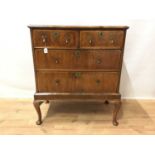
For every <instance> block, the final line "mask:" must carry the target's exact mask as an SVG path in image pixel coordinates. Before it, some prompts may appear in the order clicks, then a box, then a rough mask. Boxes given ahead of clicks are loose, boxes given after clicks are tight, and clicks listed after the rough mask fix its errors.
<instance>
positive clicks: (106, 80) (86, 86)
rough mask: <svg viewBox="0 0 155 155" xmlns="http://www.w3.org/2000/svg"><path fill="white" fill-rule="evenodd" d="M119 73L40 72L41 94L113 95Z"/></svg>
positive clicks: (39, 85)
mask: <svg viewBox="0 0 155 155" xmlns="http://www.w3.org/2000/svg"><path fill="white" fill-rule="evenodd" d="M118 79H119V73H117V72H38V73H37V82H38V91H39V92H81V93H86V92H92V93H97V92H98V93H99V92H100V93H113V92H116V90H117V85H118Z"/></svg>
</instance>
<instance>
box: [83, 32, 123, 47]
mask: <svg viewBox="0 0 155 155" xmlns="http://www.w3.org/2000/svg"><path fill="white" fill-rule="evenodd" d="M123 40H124V31H122V30H118V31H116V30H101V31H80V47H81V48H96V49H100V48H101V49H121V48H122V47H123Z"/></svg>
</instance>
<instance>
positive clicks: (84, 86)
mask: <svg viewBox="0 0 155 155" xmlns="http://www.w3.org/2000/svg"><path fill="white" fill-rule="evenodd" d="M29 28H30V32H31V40H32V52H33V61H34V71H35V82H36V92H35V94H34V102H33V103H34V107H35V109H36V111H37V113H38V121H37V124H38V125H39V124H41V123H42V118H41V110H40V103H41V102H43V101H44V100H45V101H46V102H49V100H53V99H54V100H55V99H62V100H64V99H75V100H76V99H82V100H84V99H95V100H98V99H100V100H103V102H106V103H113V104H114V111H113V124H114V125H118V122H117V113H118V111H119V109H120V105H121V95H120V93H119V84H120V75H121V68H122V60H123V51H124V44H125V36H126V30H127V29H128V27H127V26H91V27H90V26H29Z"/></svg>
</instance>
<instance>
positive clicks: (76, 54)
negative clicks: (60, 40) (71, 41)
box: [75, 50, 80, 58]
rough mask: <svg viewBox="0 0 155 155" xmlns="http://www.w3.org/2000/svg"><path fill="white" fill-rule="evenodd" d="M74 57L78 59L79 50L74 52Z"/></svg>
mask: <svg viewBox="0 0 155 155" xmlns="http://www.w3.org/2000/svg"><path fill="white" fill-rule="evenodd" d="M75 56H76V58H79V57H80V50H76V51H75Z"/></svg>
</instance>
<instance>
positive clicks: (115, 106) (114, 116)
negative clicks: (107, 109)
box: [113, 101, 121, 126]
mask: <svg viewBox="0 0 155 155" xmlns="http://www.w3.org/2000/svg"><path fill="white" fill-rule="evenodd" d="M120 107H121V101H118V102H116V103H114V111H113V125H114V126H118V124H119V123H118V121H117V115H118V112H119V110H120Z"/></svg>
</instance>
